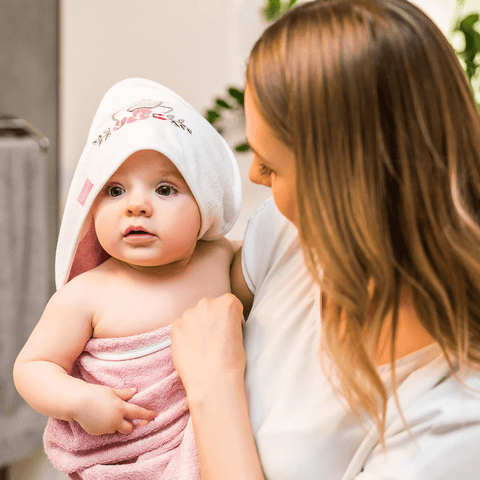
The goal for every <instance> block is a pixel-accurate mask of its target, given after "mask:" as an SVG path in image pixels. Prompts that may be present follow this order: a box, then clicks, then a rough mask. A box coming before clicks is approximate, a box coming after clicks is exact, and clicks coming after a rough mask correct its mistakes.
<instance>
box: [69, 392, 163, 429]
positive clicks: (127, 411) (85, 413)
mask: <svg viewBox="0 0 480 480" xmlns="http://www.w3.org/2000/svg"><path fill="white" fill-rule="evenodd" d="M135 393H137V389H136V388H125V389H115V388H110V387H105V386H102V385H91V384H88V389H86V390H85V395H84V396H83V399H80V402H79V405H80V406H79V407H78V411H77V412H76V413H75V414H74V416H73V419H74V420H75V421H76V422H78V423H79V424H80V426H81V427H82V428H83V429H84V430H85V431H86V432H87V433H89V434H90V435H103V434H105V433H115V432H119V433H124V434H127V433H130V432H131V431H132V430H133V422H132V420H146V421H147V422H148V421H150V420H153V419H154V418H155V417H156V416H157V414H156V413H155V412H153V411H152V410H147V409H145V408H142V407H139V406H138V405H132V404H131V403H127V400H130V399H131V398H132V397H133V396H134V395H135Z"/></svg>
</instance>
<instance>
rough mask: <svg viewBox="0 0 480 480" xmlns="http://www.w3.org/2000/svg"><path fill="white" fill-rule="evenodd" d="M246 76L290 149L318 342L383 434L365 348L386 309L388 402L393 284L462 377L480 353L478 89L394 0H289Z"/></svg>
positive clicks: (372, 344) (395, 300) (381, 388)
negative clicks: (316, 290) (314, 286)
mask: <svg viewBox="0 0 480 480" xmlns="http://www.w3.org/2000/svg"><path fill="white" fill-rule="evenodd" d="M247 84H248V86H249V88H250V89H251V91H252V94H253V98H254V99H255V102H256V104H257V107H258V109H259V111H260V113H261V115H262V116H263V117H264V119H265V121H266V122H267V123H268V124H269V126H270V127H272V129H273V130H274V131H275V132H276V135H277V136H278V139H280V140H281V141H282V142H283V143H284V144H285V145H287V146H288V147H290V148H291V149H292V150H293V151H294V153H295V158H296V182H297V183H296V185H297V195H296V208H297V217H296V218H297V219H298V225H297V226H298V229H299V236H300V240H301V243H302V248H303V251H304V255H305V259H306V262H307V264H308V267H309V271H310V273H311V274H312V276H313V278H314V279H315V281H316V282H318V284H319V285H320V287H321V290H322V293H323V294H324V298H326V302H325V303H324V304H323V305H322V349H321V350H322V351H325V350H326V351H327V352H328V355H329V356H330V358H332V359H333V361H334V365H335V368H336V369H337V371H338V375H339V379H340V384H341V385H340V387H341V392H342V395H343V397H344V398H345V399H346V400H347V402H348V404H349V405H350V407H351V410H352V412H353V413H355V414H356V415H357V416H358V415H360V413H361V412H364V413H366V414H367V415H369V416H370V417H371V418H372V419H373V420H374V421H375V423H376V424H377V427H378V429H379V432H380V438H381V440H382V443H383V441H384V435H383V433H384V428H385V415H386V401H387V390H386V387H385V385H384V384H383V382H382V380H381V379H380V377H379V375H378V370H377V368H376V364H375V360H374V357H373V354H372V352H373V351H375V348H376V346H377V345H378V342H379V338H380V334H381V331H382V327H383V326H384V324H385V319H386V317H387V314H388V313H389V312H393V314H392V317H391V319H392V320H391V334H390V333H389V347H390V348H391V352H392V355H391V358H392V360H391V364H390V365H391V369H392V374H393V385H394V394H395V398H397V396H396V388H395V371H394V359H395V339H396V332H397V324H398V313H399V304H400V296H401V291H402V289H403V288H405V287H407V288H408V289H409V291H410V292H411V294H412V298H413V303H414V308H415V312H416V314H417V316H418V318H419V321H420V323H421V325H422V326H423V327H424V328H425V329H426V331H427V332H428V333H429V334H430V335H431V336H432V337H433V339H434V340H435V341H436V342H437V343H438V345H439V346H440V347H441V349H442V351H443V354H444V356H445V358H446V360H447V361H448V363H449V365H450V368H451V370H452V372H453V373H454V374H456V375H457V378H460V377H461V376H460V375H458V373H459V372H462V371H465V369H469V368H475V369H477V368H479V365H480V221H479V213H480V209H479V207H480V116H479V113H478V111H477V108H476V104H475V101H474V97H473V93H472V91H471V89H470V87H469V84H468V81H467V79H466V77H465V74H464V72H463V70H462V67H461V65H460V63H459V61H458V59H457V57H456V55H455V53H454V51H453V49H452V47H451V46H450V44H449V42H448V41H447V39H446V38H445V36H444V35H443V34H442V33H441V31H440V30H439V29H438V27H437V26H436V25H435V24H434V23H433V22H432V20H431V19H429V18H428V16H427V15H425V14H424V13H423V12H422V11H421V10H420V9H419V8H417V7H416V6H414V5H412V4H411V3H409V2H407V1H405V0H323V1H322V0H318V1H312V2H309V3H305V4H301V5H299V6H298V7H296V8H294V9H293V10H291V11H289V12H288V13H286V14H285V15H284V16H283V17H281V18H280V19H279V20H278V21H277V22H275V23H274V24H272V25H271V26H270V27H269V28H267V30H266V31H265V32H264V34H263V35H262V37H261V38H260V39H259V40H258V42H257V43H256V44H255V46H254V48H253V50H252V52H251V56H250V59H249V62H248V67H247ZM300 212H301V214H300ZM369 286H371V287H372V288H369ZM367 312H368V314H367ZM460 379H461V378H460ZM397 404H398V401H397Z"/></svg>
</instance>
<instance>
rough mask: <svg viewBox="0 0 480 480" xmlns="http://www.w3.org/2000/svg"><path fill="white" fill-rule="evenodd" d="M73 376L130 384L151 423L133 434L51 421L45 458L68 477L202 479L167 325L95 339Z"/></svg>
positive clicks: (93, 479) (91, 479) (122, 385)
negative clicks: (151, 414) (95, 432)
mask: <svg viewBox="0 0 480 480" xmlns="http://www.w3.org/2000/svg"><path fill="white" fill-rule="evenodd" d="M72 376H74V377H76V378H81V379H83V380H85V381H86V382H88V383H95V384H101V385H107V386H109V387H112V388H129V387H136V388H137V394H136V395H135V396H134V397H133V398H132V399H131V400H130V402H131V403H134V404H136V405H140V406H141V407H145V408H148V409H150V410H154V411H155V412H157V413H158V416H157V417H156V418H155V420H153V421H151V422H150V423H148V424H147V425H144V426H140V427H139V426H136V427H135V428H134V429H133V431H132V433H130V434H128V435H124V434H121V433H114V434H106V435H101V436H93V435H89V434H88V433H86V432H85V431H84V430H83V429H82V428H81V427H80V425H79V424H78V423H76V422H65V421H63V420H56V419H50V420H49V422H48V425H47V428H46V430H45V434H44V445H45V451H46V453H47V455H48V456H49V457H50V460H51V461H52V463H53V464H54V465H55V467H56V468H57V469H59V470H60V471H62V472H65V473H68V474H69V478H70V479H71V480H80V479H82V480H154V479H162V480H187V479H188V480H195V479H200V468H199V464H198V459H197V453H196V447H195V440H194V435H193V428H192V424H191V422H190V415H189V411H188V407H187V401H186V395H185V390H184V388H183V385H182V382H181V380H180V378H179V376H178V374H177V372H176V370H175V368H174V366H173V361H172V355H171V347H170V327H165V328H161V329H159V330H155V331H153V332H148V333H144V334H140V335H134V336H131V337H123V338H101V339H100V338H93V339H91V340H89V341H88V342H87V344H86V345H85V350H84V352H83V353H82V354H81V355H80V356H79V357H78V359H77V361H76V362H75V365H74V368H73V371H72Z"/></svg>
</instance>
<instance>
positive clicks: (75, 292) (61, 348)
mask: <svg viewBox="0 0 480 480" xmlns="http://www.w3.org/2000/svg"><path fill="white" fill-rule="evenodd" d="M84 283H85V282H81V281H76V282H72V285H69V284H68V285H66V286H65V287H63V288H62V289H60V290H59V291H58V292H56V293H55V294H54V295H53V296H52V298H51V299H50V301H49V302H48V304H47V306H46V307H45V310H44V312H43V315H42V317H41V318H40V321H39V322H38V324H37V326H36V327H35V329H34V330H33V332H32V334H31V335H30V338H29V339H28V340H27V343H26V344H25V346H24V347H23V349H22V350H21V352H20V353H19V355H18V357H17V360H16V362H15V366H14V380H15V386H16V388H17V390H18V392H19V393H20V395H22V397H23V398H24V399H25V400H26V401H27V402H28V403H29V404H30V405H31V406H32V407H33V408H34V409H35V410H37V411H38V412H40V413H42V414H44V415H48V416H51V417H55V418H59V419H61V420H72V419H73V416H74V413H75V411H76V408H77V406H78V402H79V400H80V399H81V398H82V394H83V392H82V388H83V386H84V382H82V381H81V380H78V379H75V378H73V377H70V375H69V374H70V372H71V369H72V366H73V363H74V362H75V359H76V358H77V357H78V355H80V353H81V352H82V350H83V347H84V346H85V343H86V342H87V341H88V339H89V338H90V337H91V335H92V317H93V310H92V309H91V307H92V305H90V304H91V300H90V297H92V295H91V293H89V292H86V291H85V286H84V285H83V284H84ZM82 300H83V301H82Z"/></svg>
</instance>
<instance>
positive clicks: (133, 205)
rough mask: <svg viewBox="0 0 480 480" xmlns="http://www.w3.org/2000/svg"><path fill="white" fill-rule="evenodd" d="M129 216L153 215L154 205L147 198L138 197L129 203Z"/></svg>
mask: <svg viewBox="0 0 480 480" xmlns="http://www.w3.org/2000/svg"><path fill="white" fill-rule="evenodd" d="M127 210H128V214H130V215H147V216H149V215H151V214H152V204H151V202H150V201H149V200H148V199H147V198H146V197H143V198H142V197H139V196H136V197H135V198H132V199H131V200H130V201H129V202H128V207H127Z"/></svg>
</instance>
